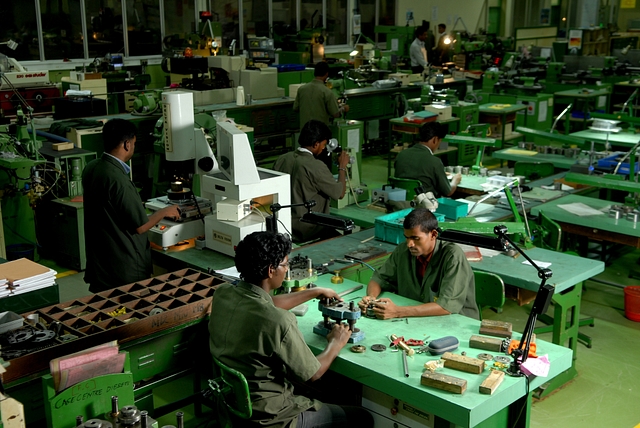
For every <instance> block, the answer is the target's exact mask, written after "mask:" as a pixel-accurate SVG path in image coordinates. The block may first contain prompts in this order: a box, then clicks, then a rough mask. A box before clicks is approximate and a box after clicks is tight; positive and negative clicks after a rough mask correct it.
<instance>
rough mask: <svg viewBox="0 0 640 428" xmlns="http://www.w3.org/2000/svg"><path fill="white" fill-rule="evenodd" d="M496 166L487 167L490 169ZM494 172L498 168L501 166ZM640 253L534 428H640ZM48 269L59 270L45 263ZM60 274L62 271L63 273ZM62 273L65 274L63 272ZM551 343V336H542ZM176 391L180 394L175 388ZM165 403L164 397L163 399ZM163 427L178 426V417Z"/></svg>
mask: <svg viewBox="0 0 640 428" xmlns="http://www.w3.org/2000/svg"><path fill="white" fill-rule="evenodd" d="M487 163H490V161H489V162H485V164H487ZM363 164H364V165H363V182H365V183H367V184H369V186H370V188H376V187H379V186H380V185H381V184H383V183H384V182H386V180H385V177H386V176H387V161H386V160H385V159H383V158H381V157H379V156H373V157H368V158H365V160H364V161H363ZM493 166H494V167H495V166H497V165H496V164H495V163H494V164H493ZM639 259H640V250H632V249H626V251H623V252H622V256H620V257H618V258H617V259H615V260H614V261H613V262H612V263H611V264H610V265H609V266H607V268H606V270H605V272H603V273H602V274H600V275H598V276H597V277H596V278H595V279H596V280H602V281H606V282H610V283H617V284H619V285H620V286H618V287H616V286H611V285H605V284H602V283H599V282H594V281H587V282H586V292H585V293H584V294H583V298H582V310H581V314H582V315H583V316H584V317H594V318H595V327H582V328H581V332H583V333H585V334H588V335H590V336H591V337H592V338H593V347H592V348H591V349H588V348H587V347H586V346H584V345H582V344H580V345H578V351H577V354H578V358H577V369H578V373H579V374H578V377H577V378H576V379H574V380H573V381H571V382H570V383H569V384H567V385H565V386H564V387H563V388H561V389H559V390H557V391H555V392H554V393H552V394H551V395H550V396H549V397H547V398H545V399H543V400H541V401H535V402H534V404H533V409H532V415H531V423H530V426H531V427H532V428H542V427H544V428H556V427H557V428H578V427H580V428H583V427H634V426H635V427H638V426H640V407H639V406H638V405H637V403H640V359H639V358H638V355H640V323H637V322H633V321H630V320H628V319H627V318H625V316H624V293H623V288H622V287H623V286H626V285H636V284H640V281H639V280H634V279H630V278H629V277H628V275H629V271H630V270H631V269H633V268H636V267H637V264H638V260H639ZM42 262H43V264H47V265H51V266H52V267H53V268H54V269H55V268H56V266H55V264H52V263H49V262H47V261H42ZM58 268H59V267H58ZM63 271H64V269H63V268H59V272H63ZM67 273H68V274H67V275H65V274H64V273H63V274H61V277H60V278H59V279H58V284H59V286H60V299H61V301H67V300H70V299H73V298H76V297H80V296H84V295H87V294H88V289H87V286H86V284H85V283H84V281H83V280H82V276H83V274H82V273H79V274H73V272H67ZM530 308H531V306H530V305H525V306H522V307H521V306H518V305H517V304H516V303H515V302H513V301H510V300H508V301H507V303H506V305H505V307H504V309H503V311H502V313H501V314H497V313H495V312H493V311H492V310H490V309H485V310H484V312H483V317H484V318H485V319H496V320H506V321H509V322H512V323H513V328H514V330H516V331H521V330H522V328H523V327H524V324H525V321H526V319H527V317H528V314H529V310H530ZM539 337H540V338H541V339H544V340H551V333H546V334H541V335H540V336H539ZM174 390H175V388H174ZM158 399H159V400H162V397H158ZM163 423H166V424H169V423H173V424H175V421H174V420H173V418H172V417H167V418H165V419H164V420H163Z"/></svg>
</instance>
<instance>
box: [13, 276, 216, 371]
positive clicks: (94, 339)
mask: <svg viewBox="0 0 640 428" xmlns="http://www.w3.org/2000/svg"><path fill="white" fill-rule="evenodd" d="M222 283H224V281H223V280H221V279H218V278H216V277H213V276H211V275H208V274H205V273H202V272H199V271H196V270H194V269H182V270H179V271H176V272H172V273H167V274H164V275H160V276H157V277H154V278H149V279H145V280H143V281H138V282H135V283H132V284H128V285H123V286H121V287H118V288H114V289H111V290H107V291H104V292H101V293H97V294H94V295H91V296H86V297H83V298H80V299H74V300H70V301H68V302H64V303H59V304H56V305H51V306H47V307H45V308H41V309H38V310H36V311H32V312H28V313H25V314H22V316H23V317H25V318H27V317H28V316H29V315H34V314H37V315H38V318H39V322H38V323H37V324H36V325H35V326H26V327H22V328H21V329H18V330H13V331H11V332H8V333H5V335H3V336H2V337H0V343H2V345H3V346H2V349H1V350H0V355H1V356H2V358H3V359H4V360H9V362H10V363H11V364H10V366H9V367H7V372H6V373H5V374H4V376H3V380H4V382H5V383H9V382H12V381H14V380H17V379H19V378H21V377H24V376H27V375H31V374H34V373H38V372H40V371H43V370H47V369H48V367H49V361H50V360H51V359H53V358H57V357H61V356H64V355H67V354H71V353H74V352H78V351H81V350H83V349H86V348H89V347H92V346H96V345H99V344H102V343H105V342H109V341H112V340H117V341H118V342H119V343H124V342H128V341H132V340H135V339H138V338H140V337H144V336H147V335H150V334H153V333H156V332H159V331H162V330H167V329H170V328H173V327H176V326H179V325H182V324H186V323H189V322H191V321H194V320H198V319H201V318H204V317H205V316H207V314H208V313H209V312H210V311H211V298H212V296H213V293H214V291H215V289H216V288H217V287H218V286H219V285H220V284H222ZM123 308H124V309H123ZM52 331H53V332H54V333H55V334H54V335H53V336H52V333H50V332H52Z"/></svg>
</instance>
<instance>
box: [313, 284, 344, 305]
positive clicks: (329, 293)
mask: <svg viewBox="0 0 640 428" xmlns="http://www.w3.org/2000/svg"><path fill="white" fill-rule="evenodd" d="M316 290H317V291H318V292H319V293H320V294H318V299H322V298H323V297H326V298H328V299H336V300H338V301H340V302H342V301H343V299H342V297H340V296H338V293H336V291H335V290H332V289H330V288H322V287H319V288H316Z"/></svg>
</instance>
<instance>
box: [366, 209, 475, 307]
mask: <svg viewBox="0 0 640 428" xmlns="http://www.w3.org/2000/svg"><path fill="white" fill-rule="evenodd" d="M403 227H404V236H405V238H406V240H405V242H403V243H401V244H400V245H398V246H397V247H396V249H395V250H393V253H391V255H390V256H389V258H388V259H387V261H386V262H385V264H384V265H383V266H382V268H380V269H379V270H377V271H376V272H375V273H374V274H373V277H372V278H371V281H369V284H368V285H367V295H366V296H365V297H363V298H362V300H361V301H360V302H359V303H358V305H359V306H360V308H361V309H362V310H363V311H366V308H367V306H368V305H369V304H371V303H372V304H373V305H374V308H373V311H374V312H375V314H376V317H377V318H381V319H389V318H404V317H426V316H439V315H449V314H461V315H465V316H468V317H470V318H475V319H479V318H480V314H479V312H478V307H477V305H476V288H475V280H474V276H473V271H472V270H471V266H469V262H468V261H467V259H466V257H465V255H464V252H463V251H462V249H461V248H460V247H459V246H458V245H456V244H454V243H452V242H444V241H440V240H438V220H436V218H435V216H434V215H433V213H432V212H431V211H429V210H427V209H425V208H416V209H415V210H413V211H411V212H410V213H409V215H407V216H406V217H405V219H404V224H403ZM383 291H391V292H393V293H396V294H399V295H400V296H403V297H407V298H409V299H413V300H417V301H419V302H423V303H422V304H419V305H415V306H397V305H396V304H395V303H393V301H392V300H391V299H389V298H381V299H378V296H379V295H380V293H382V292H383Z"/></svg>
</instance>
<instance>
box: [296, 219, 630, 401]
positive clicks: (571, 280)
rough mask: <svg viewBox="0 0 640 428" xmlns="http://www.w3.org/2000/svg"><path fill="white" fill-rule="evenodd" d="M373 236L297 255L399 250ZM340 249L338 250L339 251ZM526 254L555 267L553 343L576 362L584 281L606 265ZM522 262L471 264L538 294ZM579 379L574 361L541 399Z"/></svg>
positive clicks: (324, 258) (322, 257) (501, 258)
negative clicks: (574, 379) (566, 349)
mask: <svg viewBox="0 0 640 428" xmlns="http://www.w3.org/2000/svg"><path fill="white" fill-rule="evenodd" d="M625 221H626V220H625ZM372 236H374V230H373V229H367V230H364V231H361V232H357V233H353V234H351V235H347V236H343V237H339V238H336V239H332V240H328V241H322V242H319V243H317V244H313V245H309V246H305V247H301V248H298V249H297V250H296V251H295V253H300V254H303V255H305V256H308V257H310V258H311V259H312V260H314V263H315V264H317V263H322V262H328V261H330V260H335V259H336V258H343V257H344V254H347V253H350V252H352V251H367V247H372V248H371V250H369V251H370V252H371V253H372V254H374V253H375V252H376V251H384V250H387V251H393V248H395V247H396V246H395V245H394V244H390V243H387V242H382V241H378V240H375V239H373V240H369V239H370V238H371V237H372ZM338 248H339V250H336V249H338ZM525 252H526V253H527V255H528V256H529V257H531V258H532V259H533V260H537V261H542V262H552V263H553V264H552V265H551V267H550V269H551V270H552V271H553V277H552V278H551V279H550V280H549V281H548V284H552V285H554V286H555V287H556V290H555V294H554V297H553V302H554V304H555V305H554V321H553V343H555V344H558V345H563V346H564V345H567V346H568V347H569V348H571V349H572V350H573V352H574V354H573V357H574V360H575V357H576V350H577V345H578V327H579V317H580V299H581V297H582V285H583V282H584V281H585V280H587V279H589V278H591V277H593V276H595V275H597V274H599V273H601V272H603V271H604V263H603V262H600V261H597V260H590V259H585V258H581V257H577V256H572V255H568V254H563V253H558V252H555V251H550V250H545V249H543V248H533V249H530V250H525ZM373 258H375V256H373ZM365 261H367V260H365ZM523 261H524V260H523V259H522V258H515V259H514V258H512V257H508V256H505V255H503V254H500V255H497V256H494V257H485V258H483V260H482V261H480V262H472V263H471V267H472V268H473V269H474V270H479V271H484V272H490V273H495V274H496V275H499V276H500V277H501V278H502V279H503V280H504V282H505V284H509V285H513V286H515V287H518V288H522V289H525V290H530V291H537V290H538V289H539V288H540V279H539V278H538V275H537V272H536V270H535V269H534V268H533V267H531V266H526V265H523V264H522V262H523ZM367 262H368V261H367ZM343 267H345V266H341V265H338V264H334V265H333V266H331V267H330V268H329V269H330V270H334V269H335V270H338V269H341V268H343ZM576 375H577V371H576V368H575V361H574V363H573V364H572V365H571V367H570V368H569V369H568V370H566V371H565V372H564V373H563V374H561V375H559V376H558V377H557V378H556V379H554V380H553V381H552V382H551V383H550V384H549V385H548V386H547V387H546V388H545V389H544V390H542V391H541V392H540V395H546V394H548V393H549V392H551V391H553V390H554V389H556V388H558V387H560V386H562V385H564V384H565V383H566V382H568V381H570V380H571V379H573V378H574V377H575V376H576Z"/></svg>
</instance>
